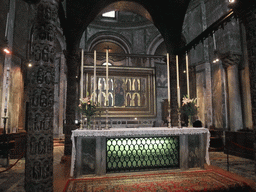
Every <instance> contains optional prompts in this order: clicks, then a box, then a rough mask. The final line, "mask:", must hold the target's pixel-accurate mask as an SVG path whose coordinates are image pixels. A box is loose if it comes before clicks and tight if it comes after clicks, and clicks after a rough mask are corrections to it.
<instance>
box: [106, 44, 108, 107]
mask: <svg viewBox="0 0 256 192" xmlns="http://www.w3.org/2000/svg"><path fill="white" fill-rule="evenodd" d="M106 105H108V49H107V50H106Z"/></svg>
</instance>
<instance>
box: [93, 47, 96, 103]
mask: <svg viewBox="0 0 256 192" xmlns="http://www.w3.org/2000/svg"><path fill="white" fill-rule="evenodd" d="M93 80H94V86H93V93H94V97H93V102H94V103H95V101H96V50H94V79H93Z"/></svg>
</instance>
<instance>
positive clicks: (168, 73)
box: [167, 53, 171, 107]
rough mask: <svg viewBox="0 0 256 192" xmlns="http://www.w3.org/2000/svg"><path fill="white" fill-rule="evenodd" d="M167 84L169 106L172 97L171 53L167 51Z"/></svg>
mask: <svg viewBox="0 0 256 192" xmlns="http://www.w3.org/2000/svg"><path fill="white" fill-rule="evenodd" d="M167 86H168V107H169V105H170V102H171V97H170V64H169V53H167Z"/></svg>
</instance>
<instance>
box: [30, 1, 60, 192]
mask: <svg viewBox="0 0 256 192" xmlns="http://www.w3.org/2000/svg"><path fill="white" fill-rule="evenodd" d="M35 6H36V8H37V15H36V18H35V21H36V22H35V25H34V31H33V39H32V57H33V58H32V59H33V63H34V66H33V68H31V69H30V71H29V72H28V81H29V82H28V88H29V107H28V130H27V151H26V165H25V189H26V191H27V192H30V191H31V192H37V191H47V192H49V191H53V105H54V61H55V50H56V49H55V43H54V41H55V38H56V22H57V17H58V3H57V1H56V0H41V1H40V2H39V3H38V4H36V5H35Z"/></svg>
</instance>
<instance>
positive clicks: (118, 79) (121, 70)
mask: <svg viewBox="0 0 256 192" xmlns="http://www.w3.org/2000/svg"><path fill="white" fill-rule="evenodd" d="M108 69H109V72H108V73H109V76H108V106H107V105H106V103H107V102H106V97H107V96H106V66H97V68H96V90H95V93H94V67H93V66H85V67H84V82H86V83H85V85H84V89H83V90H84V91H85V93H87V94H88V93H89V95H91V96H92V100H93V99H94V97H95V101H96V102H97V103H98V106H99V107H100V109H101V111H103V113H102V115H101V117H102V118H103V117H105V116H106V113H104V111H106V109H108V116H109V117H110V118H123V119H125V118H128V119H131V118H132V119H134V118H154V117H155V116H156V102H155V100H156V99H155V97H156V96H155V69H154V68H135V67H114V66H109V68H108Z"/></svg>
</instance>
